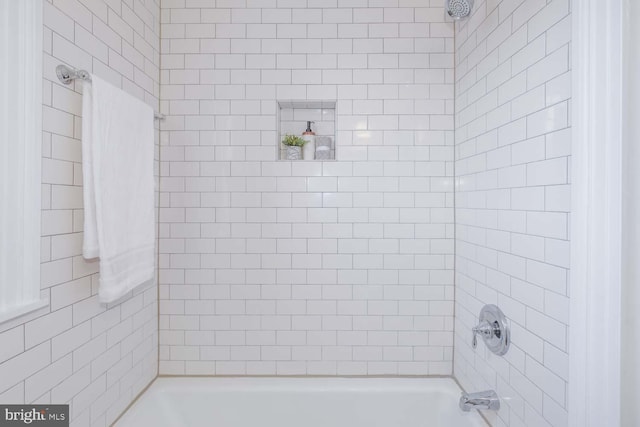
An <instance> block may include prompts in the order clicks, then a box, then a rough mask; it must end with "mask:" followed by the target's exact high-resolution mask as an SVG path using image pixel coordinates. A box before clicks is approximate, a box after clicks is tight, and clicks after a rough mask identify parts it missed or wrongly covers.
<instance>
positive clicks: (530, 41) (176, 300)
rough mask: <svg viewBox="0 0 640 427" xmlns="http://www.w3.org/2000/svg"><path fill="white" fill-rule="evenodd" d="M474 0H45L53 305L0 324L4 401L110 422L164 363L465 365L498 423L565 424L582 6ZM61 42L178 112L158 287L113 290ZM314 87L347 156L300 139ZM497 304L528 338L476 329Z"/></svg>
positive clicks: (263, 368)
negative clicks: (290, 155) (288, 149)
mask: <svg viewBox="0 0 640 427" xmlns="http://www.w3.org/2000/svg"><path fill="white" fill-rule="evenodd" d="M475 3H476V4H475V6H474V11H473V14H472V16H471V18H470V19H469V20H465V21H461V22H460V23H458V24H456V26H455V31H456V33H455V37H454V25H453V23H452V22H451V21H450V20H449V19H448V18H446V16H445V12H444V8H443V0H162V1H161V2H160V0H46V1H43V4H44V24H45V28H44V99H43V109H44V110H43V113H44V114H43V118H44V123H43V129H44V132H43V159H42V168H43V169H42V176H43V186H42V189H43V201H42V203H43V212H42V235H43V237H42V293H43V295H44V296H46V297H48V298H49V299H50V302H51V304H50V307H47V308H46V309H43V310H41V311H39V312H36V313H32V314H30V315H28V316H26V317H23V318H20V319H16V320H13V321H9V322H6V323H3V324H2V325H0V402H2V403H22V402H39V403H49V402H51V403H63V402H65V403H70V404H71V419H72V422H71V425H72V426H74V427H86V426H99V427H106V426H107V425H110V424H111V423H112V422H113V421H114V420H115V418H116V417H117V416H118V415H119V414H120V413H121V412H122V411H123V410H124V409H125V408H126V407H127V405H129V403H131V401H132V400H133V399H134V398H135V396H136V395H137V394H138V393H139V392H140V391H141V390H143V389H144V387H145V386H146V385H147V384H148V383H149V382H150V381H151V380H152V379H153V378H154V377H155V376H156V374H157V373H158V372H159V373H160V374H177V375H434V374H435V375H450V374H454V375H455V377H456V379H457V380H458V381H459V382H460V383H461V385H462V386H463V387H464V388H465V389H466V390H467V391H479V390H485V389H491V388H493V389H495V390H497V392H498V394H499V395H500V396H501V397H503V398H504V399H503V400H502V404H503V408H502V410H501V411H500V412H499V413H498V414H497V415H496V414H488V415H489V417H490V421H491V423H492V425H494V426H527V427H532V426H533V427H538V426H540V427H547V426H554V427H555V426H561V427H563V426H566V425H567V424H568V421H567V381H568V352H569V349H568V343H567V337H568V331H569V325H568V302H569V299H568V290H567V287H568V277H569V271H568V267H569V260H568V258H569V235H568V224H569V208H570V206H569V200H570V182H569V174H570V154H571V153H570V139H571V136H570V133H571V132H570V119H569V117H570V109H571V108H570V107H571V106H570V103H571V101H570V100H571V94H570V88H571V78H570V68H571V67H570V50H571V49H570V47H571V44H570V40H571V25H570V19H571V18H570V4H569V0H476V2H475ZM454 39H455V46H454ZM161 53H162V54H161ZM59 63H66V64H68V65H70V66H73V67H78V68H84V69H87V70H89V71H91V72H93V73H96V74H97V75H99V76H101V77H103V78H105V79H107V80H109V81H110V82H112V83H114V84H115V85H117V86H119V87H122V88H123V89H124V90H126V91H128V92H130V93H132V94H134V95H135V96H138V97H139V98H141V99H144V100H146V101H147V102H148V103H149V104H150V105H152V106H153V107H154V108H155V109H160V110H161V112H163V113H165V114H167V119H166V121H164V122H163V123H162V124H161V132H159V133H158V139H157V142H158V144H159V147H160V149H159V150H158V153H157V154H156V155H157V156H158V158H159V169H158V174H159V177H160V180H159V186H158V189H159V196H158V202H159V204H160V208H159V212H158V214H159V227H158V233H159V245H158V246H159V252H160V253H159V281H160V284H159V289H156V288H155V286H153V284H149V285H148V286H146V287H143V288H141V289H139V290H136V291H135V292H134V293H133V295H131V296H129V297H127V298H125V299H124V300H123V301H121V302H119V303H116V304H111V305H109V306H104V305H100V304H99V303H98V302H97V278H98V274H99V273H98V269H97V263H95V262H85V261H84V260H83V258H82V255H81V244H82V214H83V212H82V173H81V153H80V140H81V135H80V130H81V120H82V118H81V112H82V111H81V93H80V92H81V85H80V83H78V82H76V83H75V84H74V85H72V86H63V85H62V84H60V83H59V81H58V80H57V78H56V76H55V72H54V69H55V66H56V65H58V64H59ZM454 89H455V103H454ZM159 100H160V101H159ZM305 100H308V101H329V103H330V105H332V106H333V103H335V107H336V110H335V126H334V127H335V129H332V132H333V131H335V135H334V136H335V140H334V145H335V157H336V160H335V161H326V162H320V161H294V162H291V161H282V160H278V157H279V156H278V145H279V139H280V137H279V135H278V108H279V107H278V101H305ZM285 117H286V115H285ZM294 118H295V114H294ZM454 118H455V120H454ZM332 120H333V119H332ZM290 123H291V122H286V121H285V124H286V125H288V124H290ZM303 130H304V129H303V127H302V126H300V129H299V130H298V132H299V133H302V132H303ZM454 130H455V132H454ZM454 133H455V134H454ZM454 184H455V188H454ZM454 191H455V209H454ZM454 214H455V220H454ZM454 224H455V227H454ZM454 228H455V229H454ZM454 232H455V235H454ZM454 253H455V258H454ZM454 264H455V265H454ZM454 271H455V277H454ZM454 279H455V280H454ZM454 281H455V296H454ZM158 291H159V297H160V298H159V301H158ZM454 297H455V307H454ZM158 303H159V311H160V313H159V317H158V311H157V310H158ZM486 303H494V304H498V305H499V306H500V307H501V308H502V309H503V310H504V312H505V314H506V315H507V317H508V318H509V320H510V322H511V326H512V340H513V341H512V346H511V349H510V350H509V353H508V354H507V355H506V357H505V358H499V357H496V356H494V355H492V354H489V353H488V352H487V351H486V349H485V347H484V345H483V343H480V344H479V345H478V348H477V349H475V350H474V349H472V347H471V333H470V329H471V327H472V326H473V325H474V324H475V323H476V322H477V315H478V312H479V311H480V308H481V307H482V305H484V304H486ZM454 308H455V310H454ZM454 312H455V332H454ZM158 323H159V326H160V331H159V333H158ZM454 342H455V351H454ZM158 348H159V364H158V357H157V356H158Z"/></svg>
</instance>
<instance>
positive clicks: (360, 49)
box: [160, 0, 454, 375]
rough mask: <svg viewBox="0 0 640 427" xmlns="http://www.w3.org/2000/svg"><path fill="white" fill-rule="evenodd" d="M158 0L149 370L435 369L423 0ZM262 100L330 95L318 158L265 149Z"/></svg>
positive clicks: (431, 135)
mask: <svg viewBox="0 0 640 427" xmlns="http://www.w3.org/2000/svg"><path fill="white" fill-rule="evenodd" d="M162 6H163V10H162V19H161V20H162V27H161V29H162V31H161V37H162V41H161V52H162V58H161V67H162V71H161V83H162V85H161V99H162V101H161V108H162V112H164V113H166V114H167V115H168V117H167V120H166V121H165V122H164V123H163V124H162V133H161V155H160V157H161V208H160V373H161V374H217V375H225V374H234V375H276V374H277V375H379V374H391V375H395V374H401V375H426V374H445V375H447V374H451V373H452V357H453V297H454V292H453V276H454V274H453V261H454V256H453V251H454V240H453V236H454V234H453V233H454V226H453V160H454V154H453V146H454V140H453V113H454V106H453V89H454V72H453V66H454V56H453V51H454V44H453V28H454V27H453V23H452V22H450V21H449V22H446V19H445V12H444V9H443V7H442V1H441V0H431V1H429V0H370V1H367V0H346V1H345V0H339V1H338V0H278V1H276V0H253V1H252V0H247V1H245V0H217V1H216V2H214V1H190V0H186V1H185V0H174V1H163V3H162ZM214 6H215V8H214ZM277 100H326V101H337V103H336V112H337V122H336V140H335V146H336V153H335V155H336V159H337V161H333V162H318V161H297V162H290V161H277V158H278V157H277V147H278V143H279V141H278V139H279V138H278V135H277V129H278V123H277V108H278V104H277ZM303 131H304V128H303V127H301V128H300V129H299V130H298V132H299V133H302V132H303Z"/></svg>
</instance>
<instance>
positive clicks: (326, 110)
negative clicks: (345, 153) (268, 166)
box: [277, 101, 336, 161]
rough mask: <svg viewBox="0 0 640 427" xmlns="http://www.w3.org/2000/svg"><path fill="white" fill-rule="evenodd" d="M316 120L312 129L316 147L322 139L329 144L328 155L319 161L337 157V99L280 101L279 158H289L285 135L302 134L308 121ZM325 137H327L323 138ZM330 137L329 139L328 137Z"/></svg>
mask: <svg viewBox="0 0 640 427" xmlns="http://www.w3.org/2000/svg"><path fill="white" fill-rule="evenodd" d="M308 121H312V122H314V123H313V124H312V125H311V129H312V130H313V131H314V132H315V133H316V147H318V145H319V143H321V142H320V141H323V142H325V143H327V144H328V147H329V152H328V155H327V157H328V158H323V159H316V160H317V161H332V160H335V158H336V154H335V153H336V101H278V141H277V147H278V154H277V156H278V157H277V158H278V159H279V160H287V153H286V146H285V145H284V144H282V139H283V138H284V136H285V135H287V134H289V135H297V136H302V133H303V132H304V131H305V130H306V128H307V122H308ZM323 138H325V139H323ZM326 138H328V139H326Z"/></svg>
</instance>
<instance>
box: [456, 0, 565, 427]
mask: <svg viewBox="0 0 640 427" xmlns="http://www.w3.org/2000/svg"><path fill="white" fill-rule="evenodd" d="M569 6H570V5H569V0H548V1H546V0H542V1H537V0H536V1H534V0H503V1H489V0H487V1H477V2H476V6H475V10H474V12H473V16H472V17H471V18H470V19H469V20H468V21H462V22H461V23H460V25H459V26H458V27H457V29H456V61H455V65H456V144H455V158H456V164H455V166H456V307H455V309H456V325H455V329H456V334H455V359H454V360H455V366H454V373H455V376H456V378H457V379H458V380H459V381H460V383H461V384H462V385H463V386H464V387H465V388H466V389H467V390H471V391H477V390H485V389H495V390H497V392H498V394H499V395H500V396H502V397H503V398H504V399H503V401H502V403H503V405H504V407H503V409H501V410H500V412H498V413H497V415H496V414H487V415H488V416H489V417H491V418H490V421H491V422H492V425H495V426H521V425H526V426H540V427H542V426H566V425H567V424H568V421H567V381H568V351H569V349H568V340H567V335H568V314H569V297H568V275H569V270H568V269H569V232H568V226H569V210H570V182H569V165H570V154H571V153H570V143H571V130H570V121H569V111H570V104H571V74H570V68H571V67H570V56H569V52H570V42H571V39H570V35H571V17H570V7H569ZM489 303H491V304H497V305H499V306H500V307H501V308H502V310H503V311H504V312H505V314H506V316H507V317H508V318H509V320H510V322H511V326H512V338H513V343H512V346H511V349H510V350H509V353H508V354H507V355H506V356H505V358H501V357H498V356H495V355H493V354H491V353H489V352H488V351H487V350H486V348H485V347H484V345H483V344H482V343H480V344H479V345H478V348H477V349H476V350H475V351H474V350H473V349H472V348H471V332H470V331H471V327H473V326H474V325H475V324H476V323H477V316H478V313H479V311H480V309H481V307H482V306H483V305H484V304H489Z"/></svg>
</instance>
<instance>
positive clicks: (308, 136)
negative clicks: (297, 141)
mask: <svg viewBox="0 0 640 427" xmlns="http://www.w3.org/2000/svg"><path fill="white" fill-rule="evenodd" d="M311 123H315V122H307V130H305V131H304V133H303V134H302V139H304V140H305V141H307V142H306V143H305V144H304V145H303V146H302V158H303V159H304V160H314V159H315V155H316V133H315V132H314V131H312V130H311Z"/></svg>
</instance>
